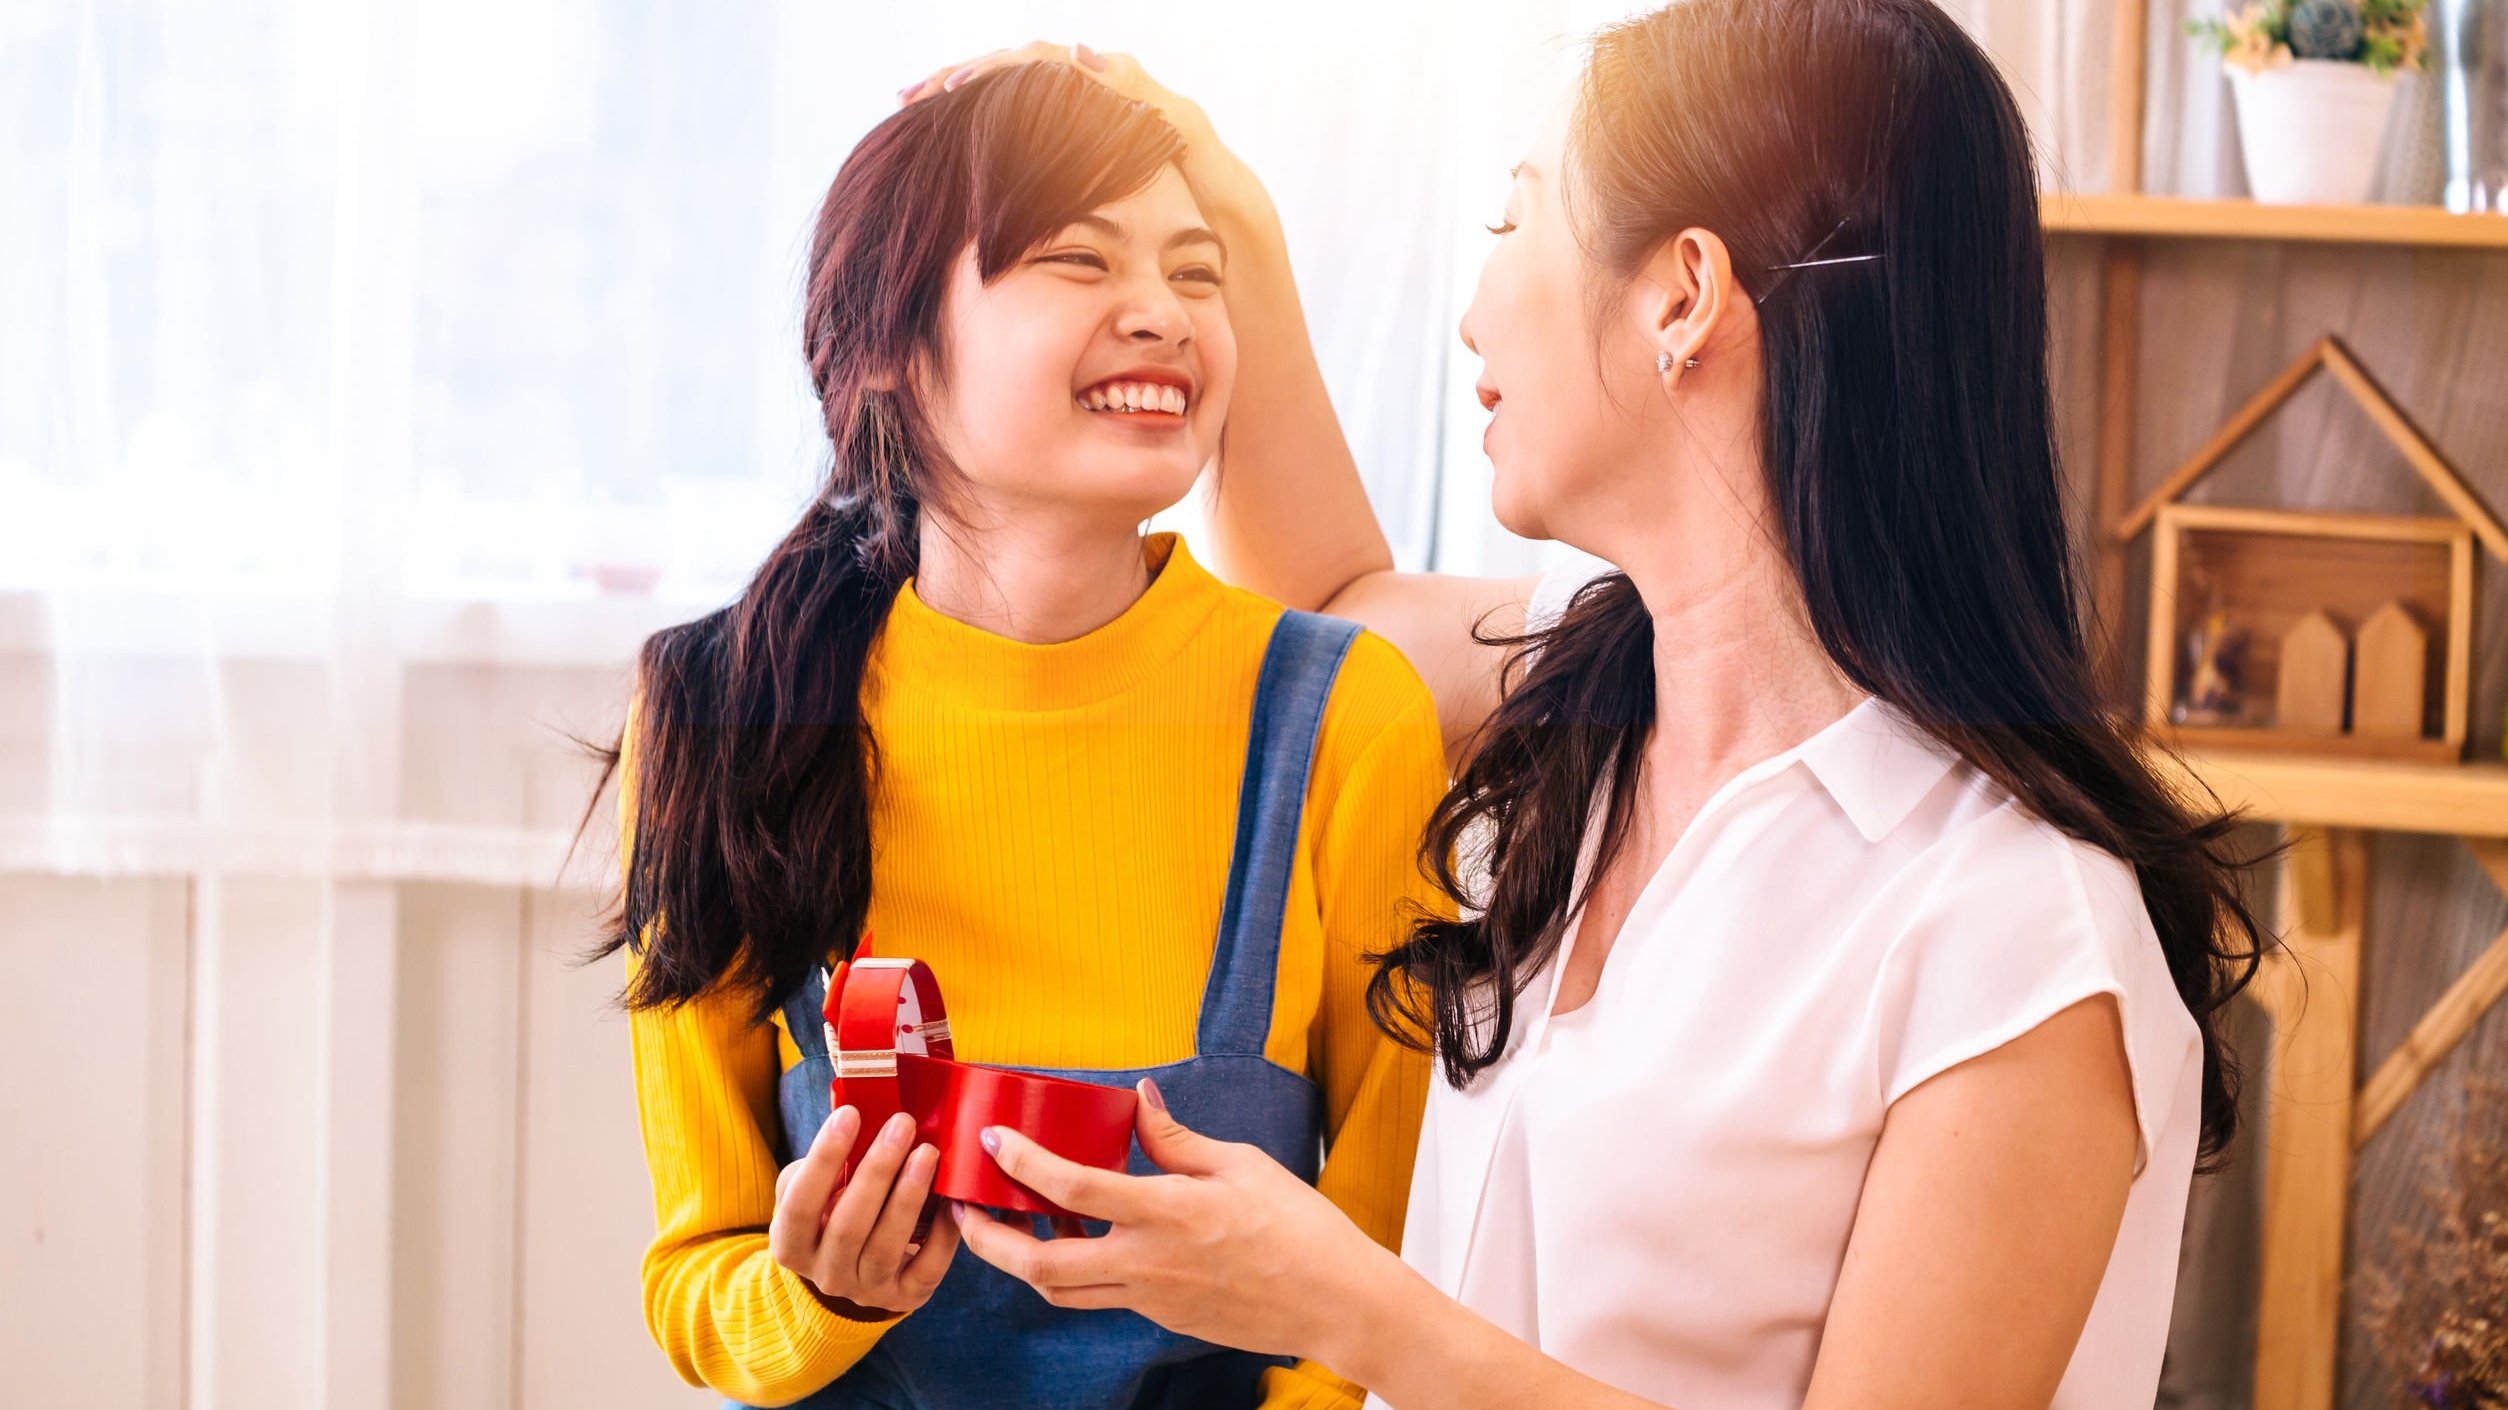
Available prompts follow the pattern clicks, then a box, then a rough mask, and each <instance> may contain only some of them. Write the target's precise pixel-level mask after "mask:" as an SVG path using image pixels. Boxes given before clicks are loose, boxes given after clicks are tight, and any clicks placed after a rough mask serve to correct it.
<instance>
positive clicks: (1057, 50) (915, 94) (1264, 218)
mask: <svg viewBox="0 0 2508 1410" xmlns="http://www.w3.org/2000/svg"><path fill="white" fill-rule="evenodd" d="M1036 63H1054V64H1069V65H1071V66H1072V67H1073V68H1076V69H1078V70H1079V71H1080V72H1082V73H1085V74H1087V75H1088V76H1089V77H1091V78H1094V79H1096V80H1097V81H1098V82H1100V83H1103V84H1105V85H1106V86H1107V87H1109V88H1112V89H1113V90H1115V91H1116V92H1117V93H1120V94H1122V95H1123V96H1124V97H1126V98H1130V99H1132V100H1133V101H1134V102H1138V103H1147V104H1149V105H1150V107H1152V108H1153V109H1155V110H1157V113H1158V115H1159V116H1160V117H1162V118H1165V119H1166V120H1167V125H1168V126H1170V127H1172V128H1174V129H1175V130H1176V135H1177V136H1179V137H1181V138H1183V139H1184V160H1183V162H1182V163H1181V165H1182V166H1183V169H1184V179H1185V181H1186V183H1187V184H1189V185H1190V186H1192V188H1193V194H1194V198H1195V199H1196V200H1197V201H1199V202H1200V203H1201V206H1202V211H1203V214H1204V215H1205V216H1208V217H1209V218H1210V219H1212V220H1213V221H1216V222H1221V223H1222V224H1223V226H1224V225H1225V224H1226V223H1229V222H1234V221H1240V220H1250V221H1256V222H1260V223H1263V224H1264V225H1266V226H1269V227H1272V228H1276V227H1277V217H1276V216H1274V215H1273V213H1272V210H1271V196H1270V194H1269V193H1268V192H1266V191H1264V190H1263V183H1262V182H1260V181H1258V180H1256V179H1255V177H1254V172H1253V169H1252V168H1251V167H1248V166H1247V165H1246V164H1245V163H1244V162H1242V161H1240V160H1238V159H1237V154H1236V153H1234V152H1231V151H1229V150H1228V147H1227V144H1226V143H1224V142H1221V141H1220V140H1219V133H1218V132H1217V131H1216V130H1215V129H1213V128H1212V127H1211V124H1210V117H1209V115H1208V114H1206V113H1204V112H1203V111H1202V105H1201V104H1199V103H1196V102H1194V101H1193V100H1192V99H1190V98H1187V97H1185V96H1184V95H1183V94H1181V93H1178V92H1176V91H1174V90H1173V89H1171V88H1168V87H1167V86H1166V85H1165V84H1162V83H1160V82H1159V81H1158V80H1157V79H1154V78H1152V77H1150V76H1149V71H1148V70H1146V69H1144V68H1142V67H1141V64H1140V61H1139V60H1138V59H1135V58H1133V57H1132V56H1131V55H1129V54H1101V53H1098V52H1097V51H1096V50H1094V49H1091V48H1090V47H1089V46H1087V45H1085V44H1049V43H1047V42H1045V41H1044V40H1041V39H1040V40H1038V41H1036V42H1035V43H1033V44H1025V45H1022V46H1020V47H1019V48H1016V49H996V50H994V51H993V52H992V53H990V54H986V55H983V56H982V57H980V58H975V59H970V60H967V61H965V62H963V63H957V64H951V65H948V66H947V67H944V68H939V69H935V70H933V71H932V73H931V74H930V75H928V76H927V77H925V78H922V79H920V80H918V81H916V82H914V83H910V84H908V85H906V87H905V88H903V89H901V90H899V92H898V94H897V98H898V103H899V105H900V106H903V105H904V104H907V103H912V102H914V101H915V100H916V99H918V98H927V97H930V96H931V95H932V94H935V93H945V92H947V91H949V90H951V89H954V88H956V87H957V86H958V85H960V84H962V83H965V82H966V81H967V80H968V79H971V78H974V77H975V76H976V75H978V74H981V73H985V72H988V71H990V70H992V69H997V68H1003V67H1006V66H1008V65H1011V64H1036ZM1222 233H1235V232H1229V231H1226V230H1224V229H1223V232H1222Z"/></svg>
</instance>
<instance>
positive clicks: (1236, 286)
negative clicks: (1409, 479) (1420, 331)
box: [1205, 168, 1393, 610]
mask: <svg viewBox="0 0 2508 1410" xmlns="http://www.w3.org/2000/svg"><path fill="white" fill-rule="evenodd" d="M1240 170H1241V168H1240ZM1211 186H1212V192H1211V194H1210V195H1209V196H1208V197H1206V199H1207V200H1208V202H1209V204H1211V205H1212V206H1215V207H1217V209H1215V210H1209V211H1206V212H1205V213H1206V214H1208V215H1209V216H1210V217H1211V218H1212V219H1213V220H1214V221H1216V222H1217V223H1218V227H1219V231H1220V234H1221V236H1222V237H1223V238H1224V239H1226V241H1227V242H1228V276H1227V277H1228V317H1229V321H1230V322H1231V323H1232V324H1233V325H1234V327H1235V330H1236V339H1237V350H1238V365H1237V381H1236V393H1235V397H1234V400H1233V401H1232V402H1231V404H1230V409H1229V415H1228V429H1227V434H1226V437H1225V439H1224V440H1223V441H1222V443H1221V450H1220V458H1219V470H1218V473H1217V475H1216V476H1214V477H1213V479H1212V481H1211V482H1210V484H1209V485H1208V487H1207V488H1206V491H1205V506H1206V508H1207V510H1208V513H1209V523H1210V531H1211V536H1212V539H1213V548H1214V550H1215V556H1216V558H1217V559H1218V562H1219V566H1220V568H1221V571H1222V572H1223V573H1225V574H1226V575H1227V577H1228V578H1229V579H1230V580H1231V581H1234V582H1236V583H1238V584H1240V585H1242V586H1244V587H1247V588H1251V589H1253V590H1254V591H1256V592H1259V593H1262V594H1264V595H1265V596H1267V597H1271V598H1275V599H1277V600H1279V601H1281V602H1284V603H1286V604H1288V605H1289V606H1291V607H1297V608H1303V609H1307V610H1314V609H1318V608H1321V607H1323V606H1324V605H1325V604H1326V603H1328V602H1330V601H1331V600H1332V598H1333V597H1334V595H1335V594H1337V593H1339V592H1340V591H1341V590H1342V589H1343V588H1345V587H1347V586H1348V585H1349V584H1350V583H1352V582H1353V581H1355V580H1357V579H1358V578H1360V577H1362V576H1364V575H1366V574H1368V573H1373V572H1382V571H1385V570H1388V569H1390V568H1392V566H1393V550H1392V549H1391V548H1390V547H1389V546H1388V545H1387V544H1386V542H1385V536H1384V531H1383V530H1382V529H1380V528H1379V527H1378V526H1377V523H1376V512H1375V510H1374V509H1373V508H1372V507H1371V506H1370V505H1369V504H1368V502H1367V491H1366V489H1365V487H1364V486H1363V485H1361V484H1360V482H1359V473H1358V465H1357V462H1356V461H1354V460H1352V459H1351V457H1350V446H1349V442H1348V440H1347V439H1346V438H1345V437H1344V436H1343V435H1342V433H1341V422H1340V419H1339V418H1338V417H1336V416H1335V415H1334V414H1333V409H1332V399H1331V397H1330V395H1329V394H1328V393H1327V392H1326V391H1325V389H1324V374H1323V369H1322V368H1321V367H1320V366H1318V365H1317V364H1316V361H1315V348H1314V342H1313V339H1312V338H1311V337H1310V336H1309V335H1308V332H1307V327H1306V312H1305V309H1304V307H1303V306H1302V305H1301V304H1300V303H1299V301H1298V290H1297V280H1296V277H1295V275H1294V274H1293V273H1292V271H1291V269H1290V266H1289V250H1288V243H1287V241H1286V239H1285V238H1284V237H1283V236H1282V234H1281V230H1280V223H1279V219H1278V217H1277V215H1276V214H1275V213H1274V212H1273V210H1272V207H1271V202H1270V198H1269V197H1268V196H1266V195H1264V194H1263V192H1262V189H1261V187H1260V186H1259V185H1257V184H1255V183H1254V181H1253V178H1252V177H1251V175H1246V176H1243V177H1242V178H1235V179H1231V180H1228V181H1226V182H1214V183H1211Z"/></svg>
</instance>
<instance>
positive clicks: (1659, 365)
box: [1655, 352, 1698, 372]
mask: <svg viewBox="0 0 2508 1410" xmlns="http://www.w3.org/2000/svg"><path fill="white" fill-rule="evenodd" d="M1697 365H1698V359H1696V358H1694V357H1685V358H1682V359H1681V366H1683V367H1696V366H1697ZM1655 370H1656V371H1657V372H1669V371H1671V370H1672V354H1670V353H1668V352H1659V353H1656V354H1655Z"/></svg>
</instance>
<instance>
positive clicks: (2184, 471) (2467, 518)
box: [2115, 338, 2508, 760]
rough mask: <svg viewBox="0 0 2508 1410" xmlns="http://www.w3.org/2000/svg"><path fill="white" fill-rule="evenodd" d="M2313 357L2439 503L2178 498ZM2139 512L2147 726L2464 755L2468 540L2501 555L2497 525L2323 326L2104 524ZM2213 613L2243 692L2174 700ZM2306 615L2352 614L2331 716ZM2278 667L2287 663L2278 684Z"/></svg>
mask: <svg viewBox="0 0 2508 1410" xmlns="http://www.w3.org/2000/svg"><path fill="white" fill-rule="evenodd" d="M2320 368H2321V369H2323V370H2325V371H2327V372H2331V373H2332V374H2333V375H2334V380H2335V381H2336V382H2337V383H2339V384H2340V385H2341V386H2342V388H2343V390H2344V391H2346V392H2348V393H2350V395H2351V399H2352V400H2353V401H2354V402H2356V403H2358V404H2359V407H2360V409H2361V410H2362V411H2364V412H2366V413H2368V417H2369V420H2370V421H2371V422H2373V423H2374V424H2375V425H2376V426H2377V428H2378V430H2379V431H2381V432H2383V433H2384V434H2385V436H2386V439H2387V440H2388V441H2389V442H2391V443H2393V445H2394V447H2395V449H2396V450H2397V451H2399V452H2401V453H2402V455H2403V458H2404V461H2405V463H2406V464H2408V465H2410V466H2411V467H2412V469H2413V471H2414V472H2415V473H2416V474H2418V475H2419V476H2420V477H2421V479H2422V480H2423V481H2424V482H2425V483H2427V484H2428V485H2429V487H2430V489H2431V490H2432V491H2433V492H2435V493H2436V494H2437V495H2438V497H2439V500H2440V501H2441V502H2442V503H2444V504H2445V505H2446V506H2447V508H2448V509H2449V510H2451V511H2452V512H2453V517H2451V518H2409V517H2400V516H2388V515H2367V514H2324V513H2313V512H2299V511H2292V510H2280V509H2231V508H2219V507H2213V506H2206V505H2192V504H2183V503H2180V502H2179V500H2180V498H2181V497H2182V496H2183V495H2184V494H2185V493H2186V491H2188V490H2189V489H2192V488H2193V487H2194V484H2195V482H2196V481H2197V480H2200V479H2202V478H2203V476H2204V475H2205V474H2206V473H2208V472H2209V471H2210V470H2211V469H2212V468H2213V467H2214V466H2216V465H2218V464H2219V463H2220V462H2221V461H2222V460H2223V459H2225V458H2226V457H2227V456H2228V455H2229V453H2230V452H2231V451H2232V450H2234V449H2236V448H2237V446H2238V444H2239V443H2240V442H2241V441H2244V440H2245V439H2246V438H2247V436H2248V435H2249V434H2250V433H2251V432H2253V431H2254V430H2255V428H2256V427H2257V426H2259V425H2261V424H2262V423H2263V421H2264V419H2265V417H2267V416H2269V415H2271V414H2272V413H2273V412H2274V411H2275V410H2276V409H2278V408H2279V407H2280V406H2281V405H2282V403H2283V402H2285V401H2288V400H2289V399H2290V397H2291V394H2292V393H2294V392H2296V391H2298V390H2299V388H2300V387H2301V386H2302V385H2304V384H2305V383H2306V382H2307V380H2308V379H2309V378H2310V377H2312V376H2314V375H2315V374H2316V372H2317V371H2318V370H2319V369H2320ZM2154 524H2156V525H2157V526H2158V533H2157V535H2156V537H2155V539H2154V541H2153V545H2152V554H2151V632H2150V646H2149V656H2148V658H2147V659H2148V663H2149V672H2148V681H2147V690H2146V694H2145V702H2144V720H2145V723H2146V724H2147V725H2148V726H2149V727H2150V728H2151V730H2152V731H2153V732H2154V733H2158V734H2162V735H2166V736H2169V737H2171V738H2174V739H2176V740H2177V741H2179V742H2181V743H2186V744H2195V745H2251V746H2258V747H2267V748H2276V749H2285V750H2286V749H2307V750H2319V751H2323V752H2327V753H2339V754H2369V755H2378V756H2384V757H2391V758H2416V759H2431V760H2454V759H2458V758H2461V757H2463V754H2464V742H2465V724H2466V714H2467V711H2468V709H2469V707H2470V705H2471V697H2472V689H2473V662H2472V652H2473V568H2474V561H2473V560H2474V551H2473V550H2474V543H2475V541H2476V540H2477V539H2478V540H2479V541H2480V543H2481V546H2482V547H2483V548H2485V549H2487V550H2488V551H2489V553H2490V555H2491V556H2492V557H2493V558H2496V559H2499V560H2500V561H2502V562H2508V529H2503V528H2502V527H2501V525H2500V521H2499V517H2498V516H2497V515H2496V514H2493V513H2492V512H2491V510H2490V508H2489V506H2487V505H2485V504H2483V503H2482V500H2481V497H2480V496H2478V495H2476V494H2475V493H2474V492H2473V490H2472V488H2471V487H2470V486H2468V485H2467V484H2466V483H2465V482H2464V478H2463V477H2462V476H2461V475H2459V474H2457V473H2456V470H2455V468H2454V467H2453V466H2451V465H2449V464H2448V463H2447V461H2446V458H2445V457H2443V456H2441V455H2440V454H2439V453H2438V451H2437V450H2436V449H2435V448H2434V447H2432V446H2431V445H2430V442H2429V438H2428V437H2426V436H2424V435H2422V434H2421V432H2420V431H2419V429H2418V428H2416V427H2415V426H2414V425H2413V424H2412V420H2411V418H2410V417H2408V416H2406V415H2405V414H2404V413H2403V410H2402V408H2400V407H2398V406H2396V405H2395V402H2394V399H2393V398H2392V397H2390V396H2388V395H2387V394H2386V392H2385V390H2384V389H2383V388H2381V387H2379V386H2378V385H2377V383H2376V381H2375V380H2373V379H2372V378H2371V377H2370V376H2369V374H2368V373H2367V372H2366V371H2365V370H2363V369H2362V368H2361V366H2360V364H2359V363H2358V362H2357V361H2356V360H2354V359H2353V357H2352V355H2351V352H2350V350H2349V349H2347V348H2345V347H2344V346H2343V345H2342V344H2341V343H2340V342H2338V341H2336V340H2335V339H2332V338H2326V339H2324V340H2322V341H2320V342H2319V343H2317V345H2316V346H2315V347H2312V348H2310V349H2309V350H2308V351H2307V353H2306V355H2304V356H2302V357H2301V358H2300V359H2299V360H2298V361H2296V362H2293V363H2292V364H2290V366H2288V367H2286V368H2284V369H2282V371H2281V373H2280V375H2278V376H2276V377H2275V378H2274V379H2273V380H2272V382H2271V383H2270V384H2269V385H2267V386H2266V387H2265V388H2264V390H2263V391H2261V392H2259V393H2258V394H2257V395H2256V396H2255V398H2254V399H2253V400H2252V401H2249V402H2248V403H2247V404H2246V405H2245V406H2243V407H2241V408H2239V410H2238V414H2237V415H2236V416H2234V417H2231V418H2230V421H2229V424H2228V425H2226V426H2223V427H2222V428H2221V429H2220V430H2219V431H2218V432H2216V433H2214V435H2213V436H2212V439H2211V440H2209V441H2208V442H2206V443H2205V444H2204V446H2203V448H2202V449H2201V450H2198V451H2196V452H2195V453H2194V455H2193V457H2192V458H2190V459H2188V460H2187V461H2186V463H2184V464H2183V465H2180V466H2178V467H2177V468H2176V469H2175V470H2173V471H2171V472H2170V473H2169V475H2168V478H2167V479H2165V480H2163V481H2162V482H2161V483H2160V487H2159V488H2158V489H2156V490H2154V491H2152V493H2151V496H2150V498H2148V499H2146V500H2144V501H2143V502H2142V503H2141V504H2140V505H2138V506H2136V507H2135V508H2134V510H2133V512H2131V513H2129V514H2127V515H2126V516H2125V517H2124V518H2123V519H2122V520H2120V521H2118V523H2117V525H2116V529H2115V533H2116V538H2117V540H2118V542H2119V543H2123V542H2127V541H2130V540H2131V539H2132V538H2133V537H2134V536H2135V535H2137V534H2139V533H2141V532H2142V530H2143V529H2144V528H2145V527H2147V526H2151V525H2154ZM2215 613H2217V614H2220V615H2221V617H2222V618H2223V619H2225V620H2226V621H2227V622H2228V623H2229V624H2230V625H2231V626H2232V627H2233V628H2235V629H2237V630H2238V631H2240V632H2243V633H2244V639H2245V644H2246V656H2245V659H2244V661H2243V663H2242V665H2243V669H2242V672H2241V676H2240V680H2241V689H2242V692H2243V695H2244V699H2243V701H2242V702H2241V706H2240V708H2238V709H2237V710H2235V711H2232V712H2229V715H2228V718H2226V719H2224V718H2223V713H2224V712H2223V711H2221V710H2220V709H2219V708H2217V704H2216V703H2215V707H2214V708H2211V709H2208V710H2206V711H2203V712H2189V711H2188V710H2187V709H2186V708H2185V704H2186V702H2185V701H2184V699H2183V698H2182V697H2183V694H2184V684H2183V683H2184V682H2185V681H2186V680H2187V679H2188V678H2189V676H2190V674H2191V669H2192V661H2191V659H2190V654H2191V651H2190V645H2189V643H2190V642H2192V641H2194V640H2195V639H2196V638H2197V636H2198V635H2199V633H2198V628H2199V627H2200V626H2201V625H2202V624H2203V623H2204V622H2205V620H2206V618H2207V617H2208V616H2210V615H2211V614H2215ZM2318 614H2323V615H2324V616H2325V617H2327V618H2328V619H2330V621H2329V625H2330V624H2339V623H2343V622H2357V623H2360V624H2361V630H2360V635H2359V637H2358V638H2357V639H2356V641H2355V643H2354V649H2353V650H2352V652H2351V653H2350V655H2351V670H2350V677H2351V679H2350V687H2349V692H2348V701H2349V704H2350V709H2349V710H2348V712H2346V713H2348V714H2349V716H2350V718H2349V720H2348V721H2347V722H2344V721H2340V720H2338V719H2337V720H2336V721H2335V723H2334V724H2333V727H2332V728H2331V729H2329V728H2327V724H2328V720H2329V718H2332V717H2331V716H2329V714H2328V712H2327V709H2326V706H2325V700H2326V696H2325V693H2324V691H2325V685H2324V680H2325V677H2326V674H2327V672H2328V671H2329V670H2330V667H2329V666H2328V665H2327V659H2328V658H2327V651H2328V648H2329V645H2330V643H2329V639H2328V638H2327V637H2326V636H2325V635H2324V634H2323V632H2322V631H2320V630H2318V629H2315V628H2313V627H2311V628H2306V629H2302V627H2301V624H2302V623H2303V622H2305V621H2307V620H2308V619H2310V618H2311V617H2314V616H2316V615H2318ZM2294 648H2295V649H2296V650H2297V652H2298V653H2299V654H2298V657H2297V659H2296V660H2294V659H2292V658H2291V653H2292V652H2293V650H2294ZM2285 670H2292V671H2294V674H2293V677H2292V678H2291V679H2290V680H2289V681H2287V682H2285V681H2284V680H2283V676H2282V673H2283V672H2284V671H2285ZM2285 686H2287V689H2285ZM2364 709H2365V710H2366V712H2367V713H2366V714H2365V715H2364V714H2363V710H2364ZM2286 715H2287V716H2289V717H2288V718H2285V716H2286ZM2198 720H2199V721H2201V722H2200V723H2198V722H2197V721H2198Z"/></svg>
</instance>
